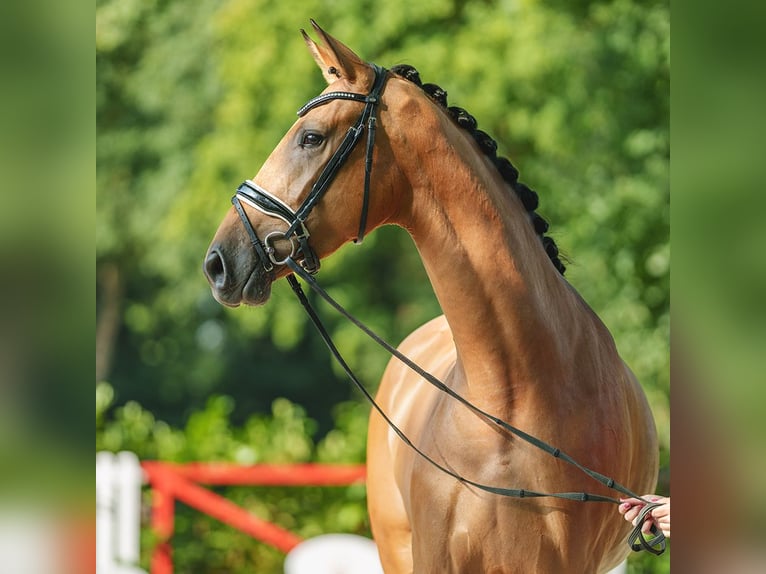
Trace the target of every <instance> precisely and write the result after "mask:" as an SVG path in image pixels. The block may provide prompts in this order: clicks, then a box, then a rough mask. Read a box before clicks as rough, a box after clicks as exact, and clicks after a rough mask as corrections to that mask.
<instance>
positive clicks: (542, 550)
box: [203, 20, 658, 574]
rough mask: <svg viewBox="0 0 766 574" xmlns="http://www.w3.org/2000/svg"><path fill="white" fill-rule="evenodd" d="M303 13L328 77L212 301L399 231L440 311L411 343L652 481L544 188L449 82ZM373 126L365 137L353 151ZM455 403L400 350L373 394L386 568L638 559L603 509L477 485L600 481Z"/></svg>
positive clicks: (551, 486) (638, 401) (540, 567)
mask: <svg viewBox="0 0 766 574" xmlns="http://www.w3.org/2000/svg"><path fill="white" fill-rule="evenodd" d="M311 23H312V26H313V28H314V31H315V33H316V34H318V36H319V41H314V40H313V39H312V38H311V37H310V36H309V35H308V34H307V33H306V32H305V31H303V30H301V32H302V34H303V38H304V41H305V42H306V45H307V46H308V48H309V51H310V52H311V54H312V56H313V58H314V60H315V61H316V63H317V65H318V66H319V68H320V70H321V72H322V74H323V76H324V78H325V80H326V81H327V88H326V89H325V90H324V91H323V92H322V94H320V95H319V96H317V97H315V98H313V99H312V100H311V101H310V102H309V103H308V104H306V106H304V107H303V108H302V109H301V110H300V111H299V112H298V115H299V117H298V120H297V121H296V122H295V124H294V125H293V126H292V127H291V128H290V129H289V131H288V132H287V133H286V134H285V136H284V137H283V138H282V140H281V141H280V142H279V144H278V145H277V146H276V148H275V149H274V150H273V152H272V153H271V154H270V156H269V157H268V158H267V160H266V161H265V163H264V164H263V165H262V166H261V168H260V170H259V171H258V172H257V174H256V175H255V176H254V177H253V179H252V180H247V181H246V182H245V183H244V184H242V186H240V188H239V189H238V190H237V194H236V195H235V197H234V198H233V199H232V202H233V204H234V205H233V207H232V208H231V209H230V210H229V211H228V212H227V214H226V215H225V217H224V219H223V221H222V222H221V224H220V226H219V228H218V230H217V232H216V233H215V236H214V238H213V240H212V243H211V244H210V247H209V250H208V252H207V254H206V257H205V260H204V264H203V268H204V272H205V274H206V276H207V278H208V280H209V282H210V285H211V288H212V291H213V295H214V297H215V298H216V299H217V300H218V301H219V302H220V303H222V304H223V305H227V306H231V307H235V306H238V305H240V304H245V305H263V304H265V303H266V302H267V301H268V299H269V295H270V292H271V285H272V283H273V282H274V281H275V280H277V279H279V278H281V277H288V278H289V277H291V276H294V272H295V271H296V270H300V269H303V270H307V271H308V272H310V273H313V272H315V271H316V270H317V269H318V266H319V264H320V262H321V260H322V259H324V258H325V257H327V256H329V255H330V254H332V253H333V252H334V251H335V250H337V249H338V248H339V247H341V246H342V245H344V244H346V243H349V242H351V241H357V242H358V241H360V240H361V238H362V237H363V236H364V235H365V234H366V233H369V232H371V231H372V230H374V229H375V228H377V227H380V226H383V225H397V226H400V227H402V228H404V229H405V230H406V231H407V232H408V233H409V235H410V236H411V237H412V239H413V241H414V243H415V246H416V248H417V250H418V252H419V255H420V257H421V259H422V261H423V265H424V268H425V270H426V273H427V275H428V278H429V280H430V282H431V284H432V286H433V290H434V293H435V295H436V297H437V299H438V302H439V304H440V306H441V309H442V311H443V315H441V316H439V317H437V318H435V319H432V320H431V321H430V322H428V323H426V324H425V325H423V326H422V327H420V328H418V329H417V330H415V331H414V332H413V333H412V334H410V335H409V336H408V337H407V338H406V339H405V340H404V341H403V342H402V343H401V345H400V346H399V351H400V352H401V353H403V354H404V355H406V356H407V357H409V358H410V359H411V360H412V361H414V362H416V363H417V364H418V365H420V366H421V367H422V368H423V369H424V370H426V371H428V372H429V373H432V374H433V375H434V376H435V377H438V378H439V379H440V380H441V381H443V383H444V385H445V386H446V387H448V388H449V390H451V391H453V392H454V393H455V394H459V395H460V396H461V397H464V398H465V399H466V400H467V401H470V403H471V404H472V405H474V406H475V407H476V409H481V410H482V411H484V412H488V413H491V414H492V415H493V416H496V417H498V418H500V419H502V420H504V421H508V422H509V423H510V424H513V425H514V426H516V427H518V428H520V429H524V431H525V432H527V433H530V434H531V435H534V436H535V437H538V438H539V439H540V440H543V441H546V442H547V443H550V444H555V445H557V447H561V448H562V450H563V451H566V452H567V453H568V454H569V455H571V457H572V458H574V459H576V460H578V461H579V462H580V463H582V464H583V465H584V466H587V467H589V468H595V469H598V470H599V472H608V473H609V475H610V476H612V477H614V478H615V479H616V480H618V481H620V482H622V483H624V484H626V485H628V486H629V487H630V488H632V489H633V490H634V491H638V492H652V491H653V490H654V488H655V487H656V481H657V472H658V446H657V437H656V429H655V426H654V421H653V418H652V415H651V412H650V409H649V406H648V404H647V401H646V398H645V396H644V394H643V391H642V389H641V386H640V385H639V383H638V382H637V380H636V378H635V376H634V375H633V374H632V372H631V371H630V369H629V368H628V366H627V365H626V364H625V363H624V361H623V360H622V359H621V358H620V356H619V354H618V352H617V349H616V346H615V343H614V340H613V338H612V336H611V334H610V333H609V331H608V330H607V328H606V327H605V326H604V324H603V323H602V322H601V321H600V319H599V318H598V317H597V316H596V314H595V313H594V312H593V311H592V310H591V308H590V307H589V306H588V305H587V303H586V302H585V301H584V300H583V299H582V298H581V297H580V295H579V294H578V293H577V292H576V291H575V289H574V288H573V287H572V286H571V285H570V284H569V283H568V282H567V281H566V280H565V279H564V277H563V274H564V270H565V269H564V265H563V264H562V262H561V258H560V257H559V255H558V250H557V247H556V245H555V242H554V241H553V240H552V239H551V238H550V237H548V236H546V235H545V232H546V231H547V227H548V224H547V222H546V221H545V220H544V219H542V218H541V217H540V216H539V215H538V214H537V213H536V212H535V209H536V208H537V204H538V196H537V194H536V193H535V192H534V191H532V190H531V189H530V188H529V187H528V186H526V185H525V184H523V183H521V182H520V181H518V170H516V168H515V167H514V166H513V165H512V164H511V163H510V161H508V160H507V159H504V158H500V157H498V156H497V154H496V144H495V143H494V141H493V140H491V138H489V137H488V136H487V134H486V133H485V132H483V131H481V130H479V129H478V128H477V126H476V121H475V119H474V118H473V117H472V116H471V115H470V114H468V113H467V112H466V111H465V110H463V109H461V108H456V107H449V106H447V105H446V94H445V92H444V91H443V90H441V89H440V88H439V87H438V86H435V85H433V84H425V83H422V81H421V80H420V77H419V74H418V72H417V71H416V70H415V69H414V68H411V67H409V66H404V65H401V66H396V67H394V68H392V69H391V70H385V69H383V68H380V67H378V66H376V65H374V64H370V63H366V62H364V61H363V60H362V59H361V58H360V57H359V56H357V55H356V54H355V53H354V52H353V51H352V50H351V49H350V48H348V47H347V46H346V45H344V44H343V43H342V42H340V41H339V40H337V39H336V38H334V37H332V36H331V35H330V34H328V33H326V32H325V31H324V30H322V29H321V28H320V27H319V26H318V25H317V24H316V23H315V22H314V21H313V20H312V21H311ZM360 112H361V116H360ZM362 134H366V135H367V145H366V146H357V145H356V142H357V141H361V139H362V138H361V136H362ZM352 140H353V141H352ZM362 190H363V191H362ZM296 261H298V262H299V267H296ZM452 399H453V397H451V396H449V395H448V394H445V393H443V392H440V391H439V390H438V389H437V388H434V386H432V385H429V384H426V382H425V381H424V379H423V376H421V375H420V374H418V373H417V372H413V371H412V370H411V369H408V368H407V367H406V366H405V365H403V364H402V363H401V362H400V361H398V360H393V359H392V361H391V362H390V363H389V365H388V366H387V368H386V370H385V372H384V374H383V378H382V380H381V382H380V385H379V387H378V391H377V394H376V401H377V404H378V405H379V407H380V409H381V411H376V410H373V412H372V414H371V415H370V420H369V434H368V444H367V468H368V473H367V474H368V479H367V481H368V482H367V488H368V510H369V516H370V522H371V528H372V533H373V537H374V538H375V540H376V543H377V546H378V550H379V554H380V559H381V563H382V566H383V568H384V570H385V572H386V573H388V574H400V573H406V572H417V573H448V572H460V573H465V572H486V573H490V572H491V573H506V572H525V573H526V572H540V573H550V572H553V573H558V572H583V573H586V572H587V573H591V572H606V571H608V570H609V569H611V568H613V567H614V566H615V565H617V564H618V563H619V562H621V561H622V560H623V559H624V558H625V557H626V555H627V554H628V553H629V551H630V549H629V547H628V546H627V545H626V544H625V540H624V539H625V537H626V535H627V531H628V530H629V529H630V525H629V524H627V523H626V522H625V521H624V520H623V519H622V517H621V516H619V514H618V513H617V512H616V510H615V508H613V507H611V506H610V505H608V504H583V503H582V502H578V501H574V500H569V499H559V498H543V497H540V498H533V497H525V498H509V497H503V496H499V495H498V494H496V493H493V492H490V491H488V490H487V489H482V488H477V487H476V486H475V485H477V484H479V483H481V484H492V485H505V486H522V487H523V488H526V489H534V490H536V491H541V492H559V491H574V490H578V489H582V490H586V489H590V490H594V491H595V492H596V493H602V494H604V493H606V492H607V488H606V487H605V486H603V485H601V484H596V485H595V486H594V484H593V481H591V480H590V479H589V478H588V477H587V476H585V475H583V474H582V473H577V472H575V471H573V469H572V467H571V466H568V465H567V464H565V463H564V462H563V461H562V460H560V459H557V458H554V457H548V456H546V455H545V453H541V452H540V451H539V450H537V449H535V448H533V446H530V445H529V444H528V443H526V442H525V441H522V440H520V439H519V438H518V437H516V436H512V435H510V434H509V433H508V432H507V431H506V430H504V429H503V428H498V427H497V426H496V425H492V424H489V423H488V421H487V419H486V418H485V417H482V416H479V415H478V414H477V412H476V410H473V409H470V408H466V407H465V406H464V405H463V404H460V403H459V402H458V401H455V400H452ZM381 412H385V413H387V416H388V417H389V418H390V420H391V421H395V422H396V425H398V429H400V430H401V432H402V433H403V435H406V437H408V439H409V441H410V443H411V444H407V443H406V442H405V441H402V440H400V438H401V436H400V435H399V434H398V433H397V432H395V430H394V429H393V428H392V427H391V425H389V424H388V421H386V419H385V418H384V416H383V415H382V414H381ZM413 447H416V448H417V451H416V450H415V448H413ZM418 451H420V452H421V453H426V455H427V458H426V457H424V456H420V455H419V452H418ZM432 463H433V464H432ZM456 477H458V478H456ZM461 477H467V478H468V480H460V479H459V478H461ZM522 495H523V492H522Z"/></svg>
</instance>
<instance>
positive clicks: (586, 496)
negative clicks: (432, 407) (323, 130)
mask: <svg viewBox="0 0 766 574" xmlns="http://www.w3.org/2000/svg"><path fill="white" fill-rule="evenodd" d="M372 66H373V69H374V70H375V82H374V84H373V87H372V89H371V90H370V93H369V94H367V95H363V94H356V93H352V92H329V93H327V94H322V95H320V96H317V97H315V98H313V99H312V100H310V101H309V102H308V103H307V104H306V105H305V106H303V107H302V108H301V109H300V110H298V116H301V117H302V116H303V115H305V114H306V113H308V112H309V111H310V110H312V109H313V108H315V107H317V106H320V105H323V104H325V103H327V102H329V101H332V100H337V99H342V100H351V101H356V102H361V103H364V104H365V107H364V110H363V111H362V114H361V115H360V117H359V119H358V120H357V122H356V123H355V124H354V125H353V126H352V127H351V128H349V130H348V132H347V134H346V136H345V138H344V139H343V141H342V142H341V144H340V146H338V148H337V149H336V151H335V153H334V154H333V156H332V157H331V158H330V160H329V162H328V163H327V165H325V167H324V169H323V170H322V173H321V174H320V175H319V177H318V178H317V180H316V182H315V183H314V185H313V186H312V188H311V191H310V192H309V194H308V196H307V197H306V199H305V200H304V201H303V203H302V204H301V206H300V207H299V208H298V209H297V210H296V211H293V210H292V209H291V208H290V207H289V206H288V205H287V204H285V203H284V202H283V201H282V200H280V199H279V198H277V197H276V196H274V195H273V194H271V193H269V192H268V191H266V190H265V189H263V188H262V187H260V186H258V185H257V184H255V183H254V182H252V181H250V180H246V181H245V182H244V183H243V184H242V185H240V186H239V188H238V189H237V191H236V194H235V195H234V197H232V200H231V201H232V203H233V205H234V207H235V208H236V210H237V213H238V214H239V217H240V219H241V220H242V223H243V225H244V227H245V229H246V231H247V233H248V236H249V237H250V241H251V243H252V244H253V248H254V249H255V251H256V253H257V255H258V257H259V259H260V260H261V262H262V264H263V267H264V269H265V270H266V271H267V272H268V273H271V272H273V269H274V265H286V266H287V267H289V268H290V270H291V271H292V273H291V274H289V275H287V281H288V283H289V284H290V287H291V288H292V289H293V291H294V292H295V295H296V297H297V298H298V300H299V301H300V303H301V305H302V306H303V308H304V309H305V311H306V313H307V315H308V316H309V318H310V319H311V321H312V323H313V324H314V326H315V327H316V329H317V331H318V332H319V334H320V336H321V337H322V339H323V340H324V342H325V344H326V345H327V347H328V348H329V350H330V353H331V354H332V356H333V357H334V358H335V360H336V361H338V364H339V365H340V366H341V368H342V369H343V370H344V371H345V373H346V374H347V375H348V377H349V378H350V379H351V381H352V382H353V383H354V385H355V386H356V387H357V388H358V389H359V390H360V391H361V393H362V394H363V395H364V397H365V399H366V400H367V401H368V402H369V403H370V404H371V405H372V407H373V408H374V409H375V410H376V411H377V412H378V413H379V414H380V415H381V416H382V417H383V419H384V420H385V421H386V423H387V424H388V426H389V427H390V428H391V430H393V431H394V432H395V433H396V434H397V436H398V437H399V438H400V439H401V440H402V441H403V442H404V443H405V444H407V446H409V447H410V448H412V449H413V450H414V451H415V452H416V453H417V454H418V455H419V456H420V457H422V458H423V459H425V460H426V461H427V462H428V463H429V464H431V465H432V466H434V467H435V468H437V469H438V470H440V471H441V472H443V473H445V474H447V475H449V476H451V477H453V478H454V479H456V480H458V481H460V482H461V483H463V484H466V485H469V486H472V487H474V488H477V489H480V490H483V491H485V492H488V493H491V494H496V495H500V496H506V497H512V498H542V497H549V498H560V499H565V500H574V501H579V502H609V503H613V504H619V502H620V501H619V499H617V498H613V497H610V496H604V495H601V494H593V493H589V492H554V493H548V492H537V491H534V490H525V489H513V488H503V487H499V486H492V485H487V484H482V483H479V482H475V481H473V480H471V479H468V478H466V477H464V476H462V475H460V474H458V473H457V472H455V471H454V470H451V469H450V468H447V467H446V466H444V465H442V464H440V463H438V462H437V461H436V460H434V459H433V458H431V457H430V456H429V455H428V454H426V453H425V452H423V451H422V450H421V449H420V448H418V447H417V446H416V445H415V444H414V443H413V442H412V441H411V440H410V439H409V438H408V437H407V435H405V434H404V432H403V431H402V430H401V429H400V428H399V427H398V426H397V425H396V424H395V423H394V422H393V421H392V420H391V418H390V417H389V416H388V415H387V414H386V413H385V412H384V411H383V409H382V408H381V407H380V405H378V403H377V402H376V401H375V399H374V398H373V396H372V395H371V394H370V392H369V391H368V390H367V389H366V388H365V387H364V385H363V384H362V383H361V381H360V380H359V378H358V377H357V376H356V375H355V374H354V372H353V370H352V369H351V367H350V366H349V365H348V363H347V362H346V361H345V359H344V358H343V356H342V355H341V353H340V351H339V350H338V348H337V347H336V345H335V343H334V342H333V340H332V338H331V336H330V334H329V332H328V331H327V328H326V327H325V326H324V324H323V323H322V321H321V319H320V318H319V315H318V314H317V312H316V310H315V309H314V307H313V306H312V305H311V303H310V301H309V300H308V298H307V297H306V294H305V293H304V291H303V288H302V287H301V285H300V283H299V282H298V280H297V279H296V278H295V276H296V275H297V276H299V277H300V278H301V279H302V280H303V281H305V282H306V283H307V284H308V285H309V286H310V287H311V289H312V290H313V291H314V292H315V293H317V295H319V296H320V297H321V298H322V299H324V300H325V301H326V302H327V303H328V304H329V305H330V306H332V307H333V308H334V309H335V310H336V311H338V312H339V313H340V314H341V315H343V316H344V317H346V318H347V319H348V320H349V321H351V322H352V323H353V324H354V325H355V326H356V327H357V328H359V329H360V330H361V331H363V332H364V333H365V334H366V335H367V336H368V337H370V338H371V339H372V340H373V341H375V342H376V343H377V344H378V345H380V346H381V347H383V348H384V349H385V350H386V351H388V352H389V353H390V354H391V355H393V356H394V357H396V358H397V359H398V360H399V361H401V362H402V363H404V364H405V365H406V366H407V367H409V368H410V369H412V370H413V371H414V372H416V373H417V374H418V375H420V376H421V377H422V378H423V379H425V380H426V381H428V382H429V383H430V384H431V385H433V386H434V387H436V388H437V389H438V390H439V391H441V392H443V393H446V394H447V395H449V396H450V397H452V398H453V399H455V400H456V401H458V402H459V403H460V404H462V405H464V406H465V407H467V408H468V409H470V410H471V411H473V412H474V413H476V414H477V415H478V416H480V417H481V418H483V419H484V420H485V421H487V422H488V423H490V424H492V425H495V426H496V427H498V428H500V429H502V430H503V431H505V432H507V433H510V434H512V435H514V436H516V437H518V438H520V439H522V440H524V441H525V442H527V443H529V444H531V445H533V446H535V447H537V448H538V449H540V450H542V451H544V452H546V453H548V454H550V455H551V456H553V457H554V458H557V459H560V460H563V461H564V462H566V463H568V464H570V465H572V466H574V467H575V468H577V469H578V470H580V471H581V472H583V473H585V474H587V475H588V476H589V477H591V478H592V479H594V480H597V481H598V482H600V483H601V484H603V485H604V486H606V487H607V488H609V489H612V490H615V491H617V492H620V493H622V494H625V495H627V496H629V497H633V498H637V499H639V500H641V501H642V502H644V503H645V506H644V507H643V508H642V510H641V512H640V513H639V515H638V517H637V519H636V521H635V526H634V528H633V530H632V531H631V533H630V536H629V537H628V544H629V545H630V547H631V549H632V550H634V551H640V550H647V551H648V552H651V553H652V554H655V555H658V556H659V555H660V554H662V553H663V552H664V551H665V548H666V543H667V541H666V539H665V536H664V535H663V534H662V532H660V531H659V529H658V528H657V526H656V525H652V528H651V533H652V534H653V536H654V537H653V538H651V539H650V540H646V538H644V534H643V530H642V528H643V525H644V522H645V521H646V519H647V517H648V516H649V513H650V512H651V510H652V509H653V508H655V507H657V506H659V504H658V503H653V502H650V501H647V500H645V499H643V498H642V497H641V496H639V495H637V494H636V493H634V492H632V491H631V490H630V489H628V488H627V487H625V486H623V485H621V484H619V483H618V482H616V481H615V480H614V479H612V478H609V477H608V476H605V475H603V474H601V473H598V472H596V471H594V470H591V469H589V468H587V467H585V466H583V465H581V464H580V463H578V462H577V461H576V460H574V459H573V458H572V457H570V456H569V455H567V454H566V453H564V452H562V451H561V450H560V449H558V448H555V447H553V446H551V445H549V444H547V443H546V442H544V441H542V440H540V439H538V438H536V437H534V436H532V435H530V434H528V433H526V432H524V431H522V430H520V429H518V428H516V427H514V426H512V425H510V424H509V423H507V422H505V421H503V420H502V419H500V418H498V417H496V416H494V415H492V414H490V413H488V412H486V411H484V410H482V409H480V408H479V407H477V406H476V405H474V404H472V403H471V402H470V401H468V400H467V399H465V398H464V397H462V396H461V395H459V394H458V393H456V392H455V391H454V390H453V389H451V388H450V387H448V386H447V385H446V384H444V383H443V382H442V381H441V380H439V379H438V378H437V377H435V376H434V375H432V374H431V373H429V372H428V371H426V370H424V369H423V368H422V367H420V366H419V365H417V364H416V363H415V362H413V361H412V360H411V359H409V358H408V357H407V356H405V355H403V354H402V353H401V352H400V351H399V350H398V349H396V348H395V347H393V346H392V345H391V344H389V343H388V342H386V341H385V340H383V339H382V338H381V337H380V336H379V335H377V334H376V333H375V332H373V331H372V330H371V329H370V328H369V327H367V326H366V325H365V324H364V323H362V322H361V321H360V320H359V319H357V318H356V317H354V316H353V315H351V313H349V312H348V311H347V310H346V309H345V308H344V307H343V306H342V305H341V304H340V303H338V302H337V301H335V299H333V298H332V297H331V296H330V295H329V294H328V293H327V292H326V291H325V290H324V289H323V288H322V287H321V286H320V285H319V284H318V283H317V282H316V279H314V277H313V275H314V274H315V273H316V272H317V271H318V270H319V258H318V257H317V255H316V253H315V252H314V251H313V249H312V248H311V247H310V246H309V244H308V239H309V237H310V234H309V232H308V229H307V228H306V226H305V221H306V218H307V217H308V215H309V213H310V212H311V210H312V209H313V208H314V207H315V206H316V204H317V203H318V202H319V200H320V199H321V198H322V196H323V195H324V194H325V192H326V191H327V189H328V188H329V186H330V184H331V183H332V181H333V179H334V177H335V175H336V174H337V172H338V170H339V169H340V168H341V167H342V165H343V163H344V162H345V161H346V159H347V158H348V156H349V155H350V153H351V152H352V151H353V149H354V147H355V146H356V144H357V142H358V141H359V139H360V138H361V135H362V133H363V131H364V128H365V124H366V127H367V148H366V159H365V180H364V197H363V201H362V213H361V217H360V223H359V233H358V235H357V239H356V240H355V243H361V241H362V239H363V237H364V232H365V227H366V223H367V208H368V205H369V191H370V175H371V172H372V152H373V147H374V142H375V124H376V110H377V105H378V104H379V102H380V95H381V93H382V91H383V87H384V86H385V81H386V70H385V69H384V68H381V67H380V66H377V65H375V64H373V65H372ZM241 202H245V203H247V204H248V205H251V206H252V207H254V208H255V209H257V210H259V211H261V212H262V213H265V214H266V215H269V216H272V217H276V218H279V219H281V220H282V221H284V222H285V223H287V224H288V225H289V227H288V229H287V230H286V231H285V232H281V231H273V232H271V233H270V234H268V235H267V236H266V237H265V238H264V239H263V242H261V240H260V239H259V238H258V235H257V234H256V232H255V230H254V229H253V227H252V225H251V224H250V221H249V220H248V218H247V215H246V214H245V212H244V209H243V208H242V205H241ZM278 240H288V241H289V242H290V244H291V251H290V254H289V255H287V256H286V257H285V258H284V259H278V258H277V256H276V249H275V248H274V247H273V245H272V242H275V241H278ZM296 242H297V245H296ZM297 254H301V255H302V257H303V260H302V261H300V262H299V261H296V259H295V256H296V255H297Z"/></svg>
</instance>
